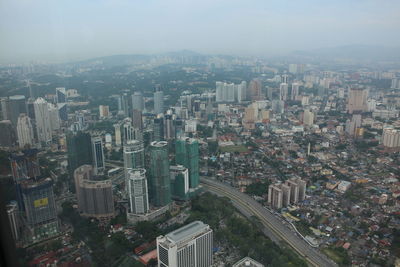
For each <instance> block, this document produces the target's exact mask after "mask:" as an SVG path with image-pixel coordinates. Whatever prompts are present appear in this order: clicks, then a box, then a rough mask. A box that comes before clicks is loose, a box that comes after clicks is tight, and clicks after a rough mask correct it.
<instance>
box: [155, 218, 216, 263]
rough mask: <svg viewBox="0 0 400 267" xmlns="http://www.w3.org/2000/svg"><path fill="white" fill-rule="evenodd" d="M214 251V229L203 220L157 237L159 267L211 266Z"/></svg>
mask: <svg viewBox="0 0 400 267" xmlns="http://www.w3.org/2000/svg"><path fill="white" fill-rule="evenodd" d="M212 251H213V231H212V229H211V228H210V226H209V225H207V224H204V223H203V222H201V221H194V222H192V223H190V224H188V225H185V226H183V227H181V228H179V229H177V230H175V231H173V232H171V233H169V234H167V235H165V236H159V237H157V256H158V266H159V267H187V266H191V267H210V266H212V264H213V253H212Z"/></svg>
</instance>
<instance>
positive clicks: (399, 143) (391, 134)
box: [382, 128, 400, 148]
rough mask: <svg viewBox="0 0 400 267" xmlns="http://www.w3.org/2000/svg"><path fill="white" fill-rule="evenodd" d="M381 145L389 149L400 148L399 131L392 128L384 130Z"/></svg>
mask: <svg viewBox="0 0 400 267" xmlns="http://www.w3.org/2000/svg"><path fill="white" fill-rule="evenodd" d="M382 143H383V146H385V147H389V148H395V147H400V131H399V130H396V129H393V128H384V129H383V134H382Z"/></svg>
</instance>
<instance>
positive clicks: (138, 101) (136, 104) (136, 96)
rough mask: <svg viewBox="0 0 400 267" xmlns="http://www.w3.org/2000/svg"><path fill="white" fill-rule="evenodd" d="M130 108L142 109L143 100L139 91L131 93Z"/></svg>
mask: <svg viewBox="0 0 400 267" xmlns="http://www.w3.org/2000/svg"><path fill="white" fill-rule="evenodd" d="M132 109H133V110H135V109H136V110H140V111H143V109H144V100H143V95H142V93H141V92H134V93H133V95H132Z"/></svg>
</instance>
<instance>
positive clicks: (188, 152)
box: [175, 138, 199, 188]
mask: <svg viewBox="0 0 400 267" xmlns="http://www.w3.org/2000/svg"><path fill="white" fill-rule="evenodd" d="M175 161H176V163H177V164H180V165H183V166H185V167H186V168H188V170H189V186H190V188H197V187H198V186H199V142H198V141H197V140H196V139H193V138H181V139H177V140H176V142H175Z"/></svg>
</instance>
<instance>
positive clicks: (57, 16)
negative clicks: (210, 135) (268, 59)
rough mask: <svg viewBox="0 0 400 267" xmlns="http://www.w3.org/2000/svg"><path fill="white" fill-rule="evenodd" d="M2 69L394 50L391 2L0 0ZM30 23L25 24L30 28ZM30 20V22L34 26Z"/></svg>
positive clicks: (396, 20) (394, 18)
mask: <svg viewBox="0 0 400 267" xmlns="http://www.w3.org/2000/svg"><path fill="white" fill-rule="evenodd" d="M0 7H2V8H0V10H1V11H0V18H1V19H0V22H1V23H0V24H1V25H2V27H1V28H0V34H1V35H2V36H3V37H5V38H4V40H3V42H2V44H0V49H1V50H2V51H3V53H2V55H1V56H0V64H7V63H24V62H29V61H45V62H68V61H74V60H82V59H88V58H93V57H101V56H109V55H116V54H154V53H164V52H168V51H179V50H182V49H189V50H194V51H197V52H199V53H209V54H221V53H224V54H236V55H246V56H249V55H252V56H254V55H260V56H276V55H284V54H287V53H289V52H291V51H296V50H314V49H319V48H325V47H336V46H342V45H359V44H360V45H372V46H388V47H396V46H400V39H399V37H398V36H397V35H396V34H393V32H396V29H397V26H398V25H399V24H400V18H399V17H398V16H397V12H396V10H398V8H399V7H400V3H398V2H396V1H392V0H390V1H385V2H382V1H372V0H371V1H363V2H362V3H360V1H356V0H352V1H336V2H334V3H324V5H321V4H320V3H319V2H318V1H314V0H313V1H304V2H303V1H302V2H301V3H300V2H298V3H296V2H290V3H289V2H288V1H279V2H278V1H268V2H265V1H254V2H252V3H251V4H248V3H246V4H244V3H243V2H240V1H229V2H228V1H226V0H223V1H201V2H196V3H193V2H190V3H187V2H185V1H181V0H173V1H168V2H161V1H149V2H141V3H139V2H131V1H125V0H119V1H109V0H95V1H90V2H85V3H79V4H77V3H71V2H52V1H47V0H40V1H18V2H16V1H10V0H6V1H2V3H1V4H0ZM30 22H31V23H30ZM33 22H34V23H33Z"/></svg>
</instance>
